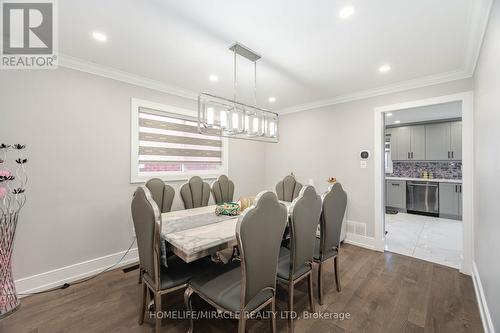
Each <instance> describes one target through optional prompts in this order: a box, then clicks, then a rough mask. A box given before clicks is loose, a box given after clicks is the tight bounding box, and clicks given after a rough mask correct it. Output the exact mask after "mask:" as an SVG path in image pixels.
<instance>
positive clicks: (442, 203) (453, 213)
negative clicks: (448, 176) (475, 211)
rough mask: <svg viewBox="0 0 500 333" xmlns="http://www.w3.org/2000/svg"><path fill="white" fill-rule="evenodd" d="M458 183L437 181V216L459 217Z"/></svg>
mask: <svg viewBox="0 0 500 333" xmlns="http://www.w3.org/2000/svg"><path fill="white" fill-rule="evenodd" d="M459 186H460V185H459V184H453V183H439V217H443V218H447V219H459V217H460V214H459V212H460V207H459V206H460V202H459V194H460V193H459Z"/></svg>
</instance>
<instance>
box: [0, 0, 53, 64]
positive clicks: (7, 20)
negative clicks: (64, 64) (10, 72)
mask: <svg viewBox="0 0 500 333" xmlns="http://www.w3.org/2000/svg"><path fill="white" fill-rule="evenodd" d="M0 4H1V14H0V17H1V19H2V24H1V29H2V31H1V34H0V36H1V37H2V40H1V62H0V68H2V69H51V68H57V64H58V55H57V46H58V40H57V11H56V3H55V0H45V1H39V0H31V1H22V0H1V2H0Z"/></svg>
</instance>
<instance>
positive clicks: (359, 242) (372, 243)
mask: <svg viewBox="0 0 500 333" xmlns="http://www.w3.org/2000/svg"><path fill="white" fill-rule="evenodd" d="M344 242H345V243H347V244H351V245H356V246H359V247H364V248H365V249H369V250H373V251H378V248H379V246H378V242H377V240H376V239H375V238H374V237H368V236H362V235H358V234H354V233H351V232H348V233H347V235H346V238H345V240H344Z"/></svg>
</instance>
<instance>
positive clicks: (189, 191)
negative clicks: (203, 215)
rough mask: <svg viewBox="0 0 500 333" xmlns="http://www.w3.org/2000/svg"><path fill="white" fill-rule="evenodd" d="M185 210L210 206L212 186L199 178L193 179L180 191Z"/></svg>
mask: <svg viewBox="0 0 500 333" xmlns="http://www.w3.org/2000/svg"><path fill="white" fill-rule="evenodd" d="M180 193H181V198H182V202H183V203H184V208H185V209H191V208H198V207H205V206H208V200H209V199H210V185H208V183H206V182H204V181H203V179H201V178H200V177H198V176H194V177H191V179H189V181H188V182H187V183H185V184H184V185H182V186H181V189H180Z"/></svg>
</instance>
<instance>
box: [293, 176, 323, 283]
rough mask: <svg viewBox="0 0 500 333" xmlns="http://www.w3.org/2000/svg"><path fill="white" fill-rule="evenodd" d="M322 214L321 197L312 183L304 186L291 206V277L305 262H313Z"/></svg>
mask: <svg viewBox="0 0 500 333" xmlns="http://www.w3.org/2000/svg"><path fill="white" fill-rule="evenodd" d="M320 216H321V197H320V196H319V195H318V194H317V193H316V190H315V189H314V187H312V186H311V185H306V186H304V187H302V189H301V190H300V193H299V196H298V197H297V198H295V199H294V200H293V202H292V205H291V206H290V265H291V267H290V278H292V277H293V276H294V273H295V272H296V271H297V270H298V269H300V267H302V266H304V264H308V263H310V264H312V261H313V253H314V244H315V240H316V231H317V229H318V224H319V220H320Z"/></svg>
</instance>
